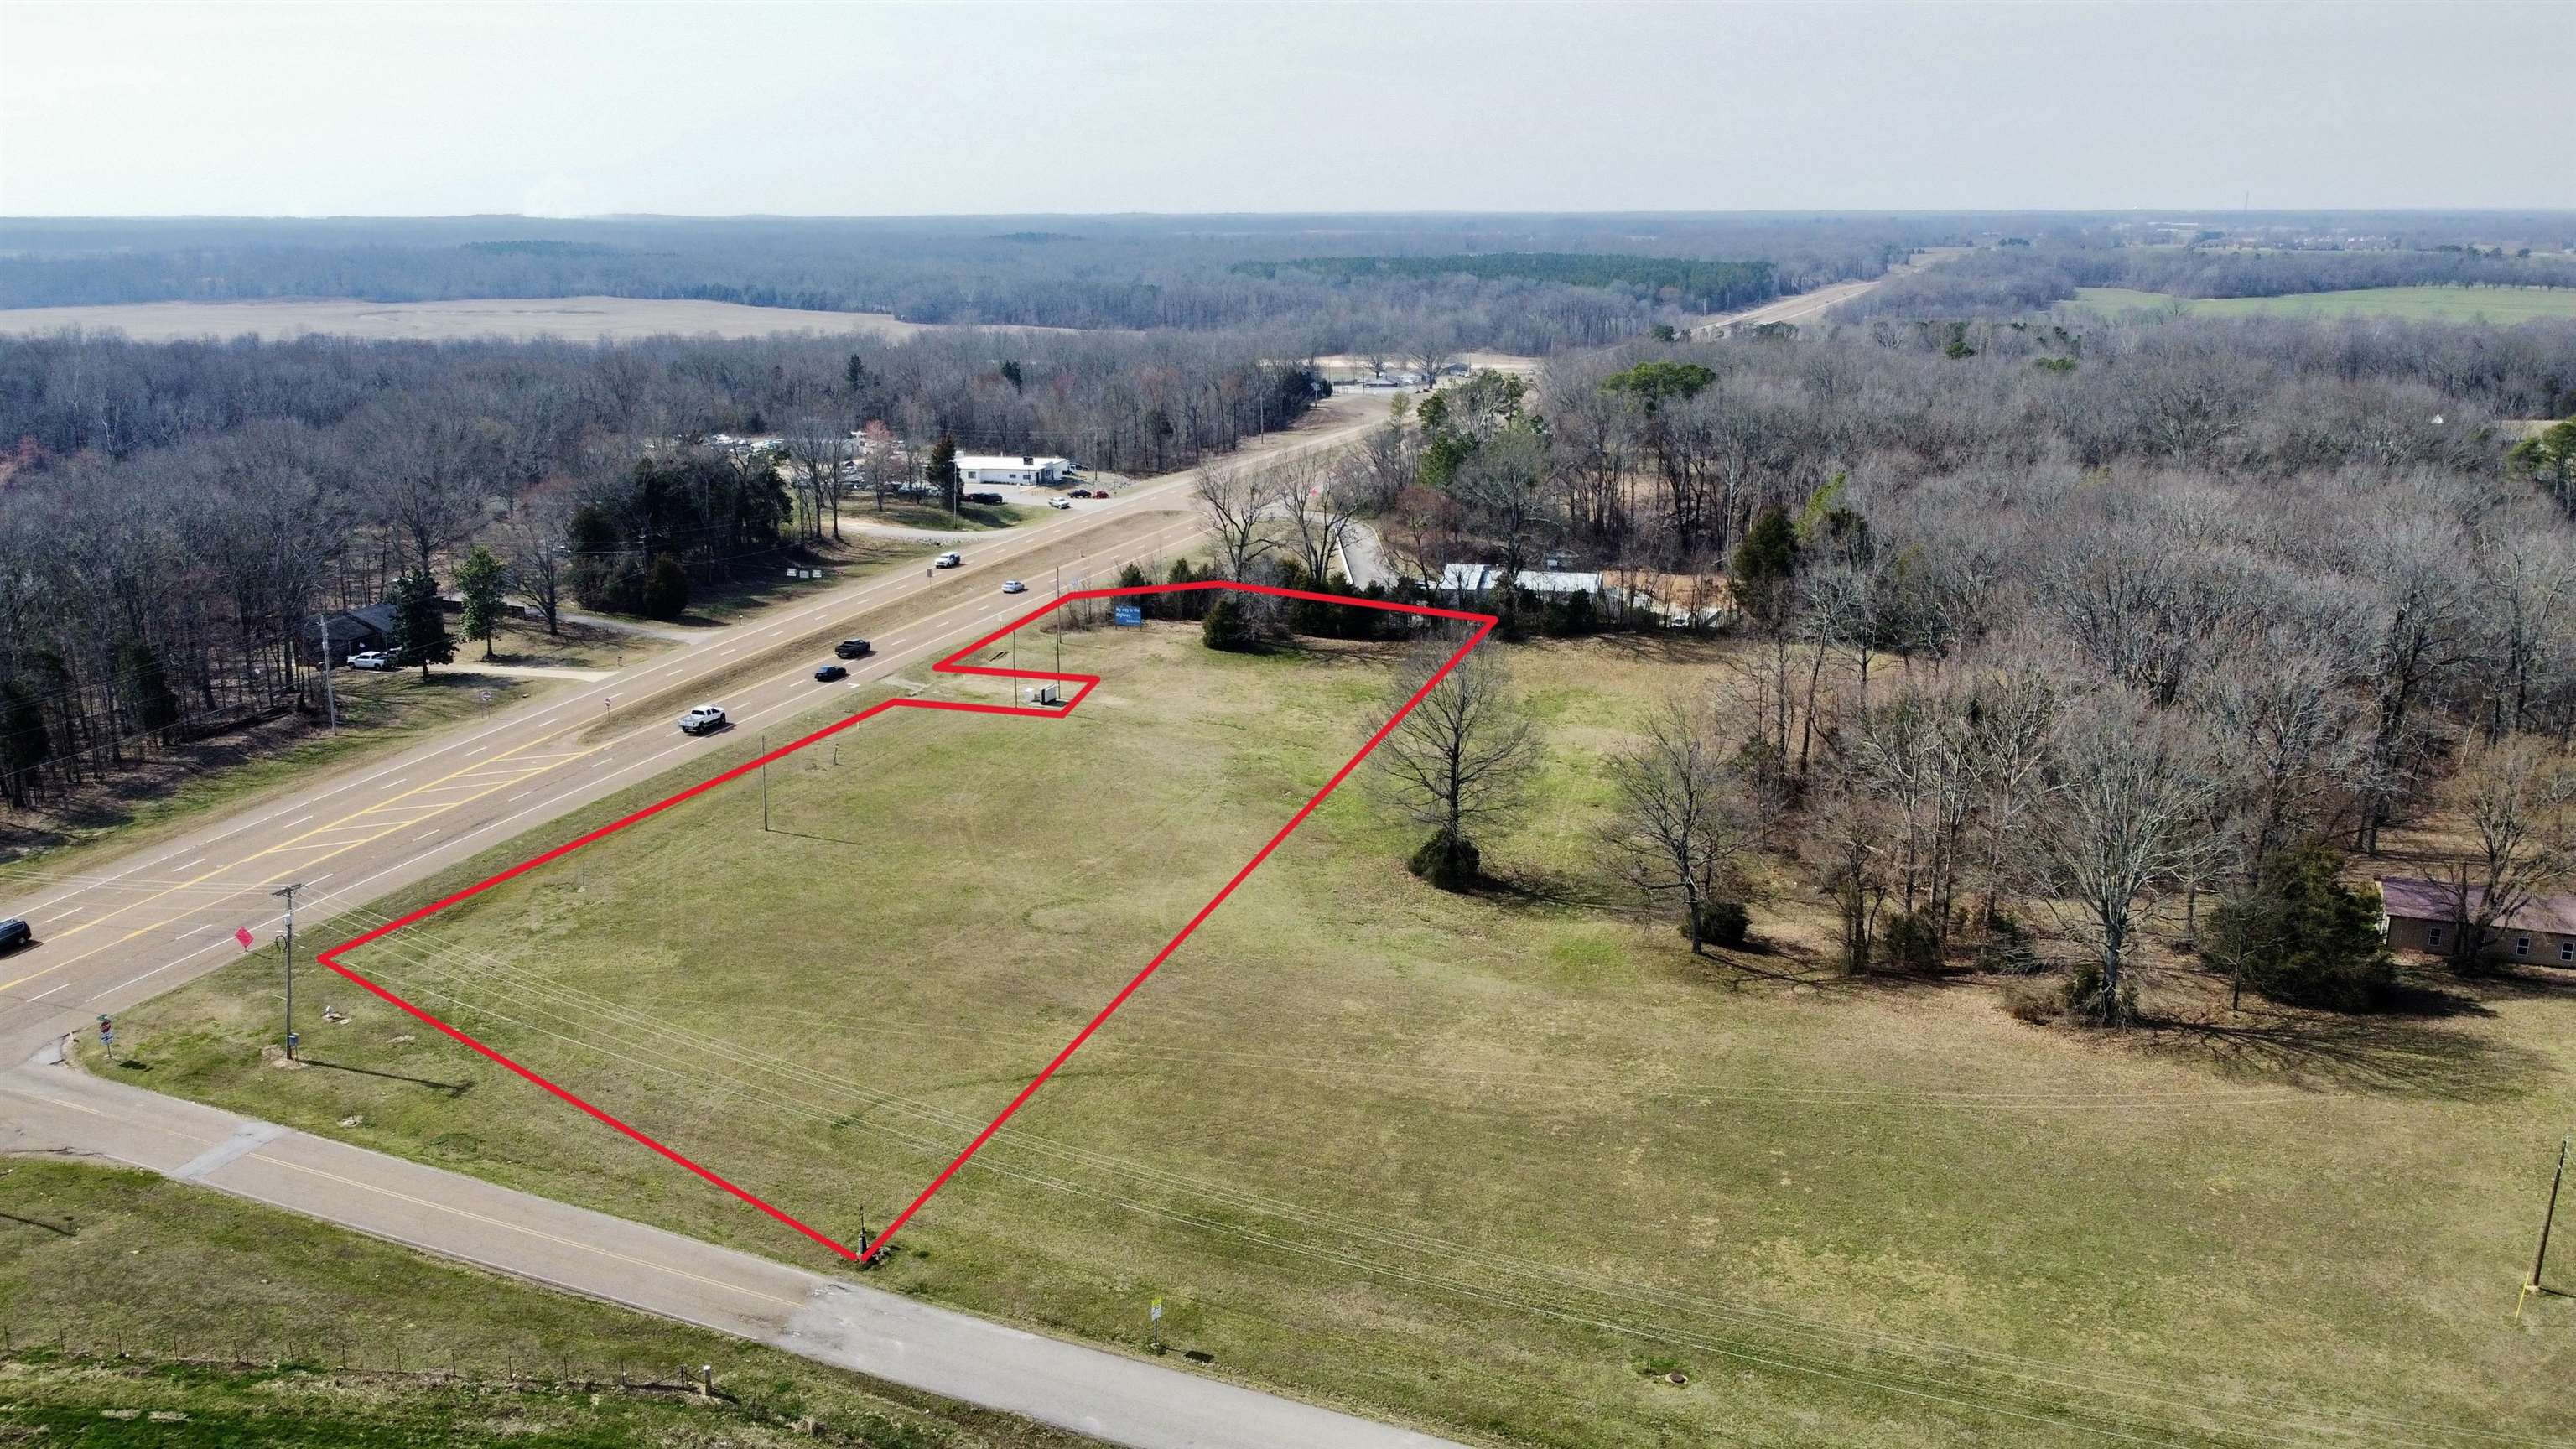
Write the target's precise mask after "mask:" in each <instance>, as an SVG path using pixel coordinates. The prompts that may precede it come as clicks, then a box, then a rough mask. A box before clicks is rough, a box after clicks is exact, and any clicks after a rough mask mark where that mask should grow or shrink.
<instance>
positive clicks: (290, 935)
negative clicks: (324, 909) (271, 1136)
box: [269, 881, 304, 1062]
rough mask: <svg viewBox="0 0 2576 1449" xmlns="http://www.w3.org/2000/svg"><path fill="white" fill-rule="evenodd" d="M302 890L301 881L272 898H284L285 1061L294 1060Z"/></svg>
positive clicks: (272, 893) (280, 890) (274, 893)
mask: <svg viewBox="0 0 2576 1449" xmlns="http://www.w3.org/2000/svg"><path fill="white" fill-rule="evenodd" d="M302 889H304V885H303V883H302V882H301V881H299V882H297V883H296V884H294V885H290V886H286V887H284V888H282V889H279V890H273V891H270V892H269V894H270V895H273V896H283V897H285V898H286V1059H287V1060H288V1061H290V1062H291V1061H293V1060H295V893H296V892H297V891H300V890H302Z"/></svg>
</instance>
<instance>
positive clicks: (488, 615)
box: [456, 543, 508, 659]
mask: <svg viewBox="0 0 2576 1449" xmlns="http://www.w3.org/2000/svg"><path fill="white" fill-rule="evenodd" d="M507 584H508V576H507V575H506V574H505V573H504V572H503V570H502V568H501V561H500V560H499V559H497V558H494V557H493V556H492V551H491V550H490V549H487V548H485V547H484V546H483V545H481V544H479V543H478V544H476V545H474V551H473V552H472V553H469V554H467V555H466V556H465V562H463V563H461V564H458V565H457V566H456V591H457V592H458V593H460V594H463V595H464V596H465V637H466V638H468V639H473V640H477V641H479V642H480V643H481V644H482V645H483V657H484V658H486V659H489V658H491V657H492V636H494V635H496V634H498V633H500V632H501V605H502V599H501V595H502V591H503V589H504V588H505V587H506V586H507Z"/></svg>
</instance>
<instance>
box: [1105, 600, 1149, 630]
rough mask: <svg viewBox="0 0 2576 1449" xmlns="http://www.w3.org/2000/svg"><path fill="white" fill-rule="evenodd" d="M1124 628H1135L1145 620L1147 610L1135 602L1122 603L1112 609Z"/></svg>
mask: <svg viewBox="0 0 2576 1449" xmlns="http://www.w3.org/2000/svg"><path fill="white" fill-rule="evenodd" d="M1111 612H1112V614H1113V615H1114V616H1115V617H1116V619H1117V621H1118V623H1119V625H1120V626H1121V627H1123V628H1130V629H1132V628H1134V627H1136V626H1137V625H1139V624H1142V623H1144V622H1145V611H1144V609H1143V608H1141V607H1140V606H1138V605H1135V604H1120V605H1118V606H1117V608H1115V609H1114V610H1112V611H1111Z"/></svg>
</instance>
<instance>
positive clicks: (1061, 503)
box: [1047, 498, 1073, 508]
mask: <svg viewBox="0 0 2576 1449" xmlns="http://www.w3.org/2000/svg"><path fill="white" fill-rule="evenodd" d="M1072 506H1073V504H1072V503H1071V502H1070V501H1069V500H1067V499H1063V498H1050V499H1048V500H1047V507H1049V508H1071V507H1072Z"/></svg>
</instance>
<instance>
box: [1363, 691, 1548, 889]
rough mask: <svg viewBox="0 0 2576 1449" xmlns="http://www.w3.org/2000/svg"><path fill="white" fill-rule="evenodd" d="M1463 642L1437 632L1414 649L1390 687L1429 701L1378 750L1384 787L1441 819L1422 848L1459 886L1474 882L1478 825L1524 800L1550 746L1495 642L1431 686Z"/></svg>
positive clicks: (1410, 811)
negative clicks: (1543, 745) (1544, 747)
mask: <svg viewBox="0 0 2576 1449" xmlns="http://www.w3.org/2000/svg"><path fill="white" fill-rule="evenodd" d="M1456 650H1457V641H1455V640H1449V641H1445V642H1443V641H1438V640H1434V641H1429V642H1426V643H1424V644H1422V645H1419V646H1417V647H1416V648H1415V649H1414V650H1413V651H1412V652H1411V653H1410V654H1408V655H1407V656H1406V659H1405V663H1404V667H1403V668H1401V669H1399V670H1398V671H1397V672H1396V677H1395V681H1394V686H1393V688H1392V689H1391V690H1390V694H1391V695H1392V697H1393V699H1394V700H1395V701H1396V703H1397V704H1398V705H1401V704H1402V703H1403V702H1404V701H1406V700H1409V699H1412V698H1414V697H1415V696H1416V695H1417V694H1419V695H1420V696H1421V702H1420V703H1418V704H1416V705H1414V707H1413V708H1412V710H1411V711H1410V712H1408V713H1407V714H1406V715H1405V716H1404V719H1403V720H1402V722H1400V723H1399V724H1397V725H1396V727H1395V728H1394V729H1393V730H1392V731H1390V732H1389V733H1388V734H1387V736H1386V738H1385V739H1384V740H1383V741H1381V742H1380V743H1379V744H1378V747H1377V749H1376V750H1375V751H1373V752H1372V753H1371V754H1370V756H1369V760H1370V763H1371V764H1372V765H1373V766H1374V774H1373V777H1372V778H1373V780H1374V781H1375V783H1376V786H1377V793H1378V794H1379V795H1380V796H1381V797H1382V798H1383V799H1385V800H1386V801H1387V802H1388V803H1390V804H1392V805H1393V806H1395V807H1396V808H1397V809H1399V810H1401V811H1403V812H1404V814H1405V816H1406V817H1407V818H1409V819H1411V820H1413V821H1414V822H1415V823H1417V824H1420V825H1427V826H1430V827H1431V830H1432V836H1431V839H1430V841H1429V842H1428V843H1427V844H1425V845H1424V847H1423V850H1422V852H1421V853H1420V854H1418V855H1417V856H1416V857H1415V859H1416V861H1417V863H1418V868H1421V870H1420V873H1422V874H1423V875H1424V876H1425V877H1426V878H1428V879H1432V880H1433V881H1434V882H1435V883H1437V884H1440V885H1444V886H1447V887H1449V888H1451V889H1457V888H1460V887H1464V886H1466V885H1469V884H1472V883H1473V882H1474V880H1475V878H1476V875H1477V872H1478V870H1479V869H1480V866H1479V859H1480V857H1479V852H1478V851H1477V849H1476V845H1475V841H1474V837H1475V833H1476V832H1477V831H1478V830H1480V829H1482V828H1483V827H1486V826H1489V825H1494V824H1498V823H1500V822H1501V821H1503V820H1505V819H1507V818H1509V817H1510V816H1511V815H1512V814H1513V813H1515V812H1516V811H1518V810H1519V809H1520V807H1521V805H1522V804H1523V802H1524V801H1525V799H1526V797H1527V792H1528V787H1529V783H1530V780H1531V778H1532V776H1534V775H1535V774H1536V773H1537V770H1538V765H1539V755H1540V748H1539V737H1538V731H1537V729H1536V727H1535V726H1534V725H1532V724H1531V722H1530V719H1529V717H1528V715H1526V714H1525V713H1524V712H1523V711H1522V709H1521V707H1520V702H1519V700H1518V698H1517V697H1516V696H1515V695H1514V693H1513V691H1512V687H1511V680H1510V677H1509V675H1508V674H1507V673H1506V671H1505V668H1504V665H1503V661H1502V659H1501V657H1500V656H1499V655H1498V654H1496V653H1495V652H1494V650H1493V649H1492V648H1491V647H1485V648H1479V649H1476V650H1473V651H1471V652H1470V653H1469V654H1468V655H1467V656H1466V657H1465V658H1464V659H1461V660H1459V661H1458V663H1457V665H1456V667H1454V668H1452V669H1450V670H1449V672H1448V673H1447V674H1445V675H1440V676H1439V682H1438V683H1436V684H1429V687H1428V690H1427V692H1426V691H1425V685H1426V683H1428V681H1430V680H1431V679H1432V677H1433V676H1434V675H1435V674H1438V672H1439V670H1440V668H1441V666H1442V665H1444V664H1446V663H1447V662H1448V660H1449V657H1450V656H1451V655H1452V654H1453V653H1455V652H1456ZM1424 867H1427V868H1424Z"/></svg>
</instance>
